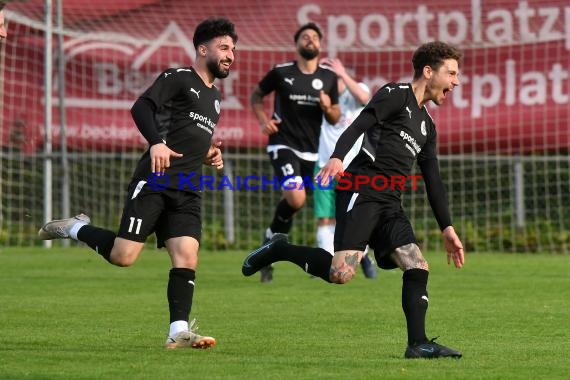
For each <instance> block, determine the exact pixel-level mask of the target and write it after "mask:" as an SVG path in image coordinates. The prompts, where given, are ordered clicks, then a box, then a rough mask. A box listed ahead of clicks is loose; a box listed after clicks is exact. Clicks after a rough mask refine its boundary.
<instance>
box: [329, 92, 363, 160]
mask: <svg viewBox="0 0 570 380" xmlns="http://www.w3.org/2000/svg"><path fill="white" fill-rule="evenodd" d="M358 85H359V86H360V87H362V89H363V90H365V91H366V92H367V93H370V88H368V86H367V85H365V84H364V83H362V82H361V83H358ZM338 103H339V105H340V119H339V120H338V122H337V123H336V124H334V125H333V124H330V123H329V122H327V121H326V120H325V118H324V117H323V124H322V125H321V134H320V136H319V160H318V165H319V167H323V166H325V164H326V163H327V161H328V160H329V158H330V156H331V154H332V152H333V151H334V147H335V145H336V142H337V140H338V138H339V137H340V135H342V133H343V132H344V131H345V130H346V128H348V126H349V125H350V124H351V123H352V121H353V120H354V119H355V118H356V117H357V116H358V114H359V113H360V111H362V109H363V108H364V104H360V102H358V100H357V99H356V98H355V97H354V96H353V95H352V94H351V93H350V91H348V88H345V89H344V91H343V92H342V94H339V96H338ZM363 136H364V135H361V136H360V137H359V138H358V140H357V141H356V143H355V144H354V146H353V147H352V149H351V150H350V152H349V153H348V154H347V155H346V157H345V159H344V160H343V167H345V168H346V167H347V166H348V163H350V161H352V159H353V158H354V157H355V156H356V155H357V154H358V152H359V151H360V146H361V145H362V139H363Z"/></svg>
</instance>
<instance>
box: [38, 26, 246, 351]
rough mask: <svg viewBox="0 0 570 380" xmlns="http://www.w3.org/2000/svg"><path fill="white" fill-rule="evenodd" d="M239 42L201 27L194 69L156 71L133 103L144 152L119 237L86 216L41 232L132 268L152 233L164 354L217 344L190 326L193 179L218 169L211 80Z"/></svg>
mask: <svg viewBox="0 0 570 380" xmlns="http://www.w3.org/2000/svg"><path fill="white" fill-rule="evenodd" d="M237 39H238V37H237V34H236V32H235V29H234V25H233V23H231V22H230V21H229V20H227V19H224V18H210V19H207V20H205V21H203V22H202V23H200V24H199V25H198V26H197V27H196V30H195V33H194V37H193V43H194V47H195V49H196V60H195V62H194V65H193V66H191V67H182V68H171V69H168V70H166V71H164V72H162V73H161V74H160V75H159V76H158V78H157V79H156V80H155V82H154V83H153V84H152V85H151V86H150V87H149V88H148V89H147V90H146V91H145V92H144V93H143V94H142V95H141V96H140V97H139V99H138V100H137V101H136V102H135V104H134V105H133V107H132V109H131V114H132V116H133V120H134V121H135V124H136V126H137V128H138V129H139V130H140V132H141V134H142V135H143V136H144V137H145V139H146V140H147V141H148V143H149V149H148V150H147V151H146V152H145V153H144V154H143V155H142V157H141V159H140V160H139V163H138V165H137V167H136V169H135V171H134V174H133V177H132V179H131V183H130V185H129V187H128V194H127V197H126V200H125V206H124V209H123V215H122V218H121V224H120V226H119V232H118V233H117V234H115V233H114V232H112V231H109V230H105V229H102V228H99V227H95V226H91V225H90V224H89V223H90V219H89V217H88V216H86V215H84V214H80V215H77V216H76V217H74V218H69V219H61V220H55V221H51V222H49V223H47V224H45V225H44V226H43V227H42V228H41V229H40V231H39V235H40V237H41V238H42V239H44V240H48V239H61V238H64V239H65V238H72V239H75V240H79V241H82V242H84V243H86V244H87V245H89V247H91V248H92V249H94V250H95V251H96V252H97V253H98V254H99V255H101V256H102V257H103V258H104V259H105V260H107V261H108V262H109V263H111V264H114V265H117V266H130V265H132V264H133V263H134V262H135V260H136V259H137V258H138V256H139V254H140V252H141V250H142V248H143V245H144V242H145V240H146V238H147V236H149V235H150V234H151V233H153V232H154V233H155V234H156V237H157V244H158V247H159V248H161V247H166V249H167V251H168V253H169V255H170V259H171V262H172V268H171V269H170V273H169V280H168V288H167V298H168V305H169V311H170V331H169V334H168V338H167V340H166V344H165V347H166V348H179V347H180V348H182V347H192V348H209V347H211V346H214V345H215V344H216V340H215V339H214V338H212V337H209V336H201V335H198V334H197V333H196V329H197V326H196V325H195V320H193V321H192V322H190V324H189V323H188V319H189V315H190V310H191V307H192V299H193V294H194V287H195V282H196V268H197V265H198V248H199V245H200V237H201V229H202V222H201V209H200V207H201V193H200V191H198V190H199V185H198V182H197V181H199V177H200V175H201V173H202V165H203V164H206V165H212V166H214V167H215V168H217V169H221V168H222V167H223V160H222V154H221V151H220V149H219V146H218V145H217V144H213V143H212V135H213V132H214V128H215V126H216V124H217V123H218V119H219V117H220V102H221V94H220V91H219V90H218V89H217V88H216V86H215V85H214V80H215V79H216V78H225V77H227V76H228V74H229V70H230V66H231V64H232V63H233V61H234V50H235V44H236V43H237ZM157 172H158V173H165V174H166V176H163V178H162V182H161V183H162V184H165V182H164V180H165V179H166V178H169V179H170V183H169V184H168V187H167V188H165V189H160V188H158V187H157V186H156V185H154V186H153V183H152V181H151V176H154V175H155V174H153V173H157ZM179 178H180V179H181V180H179Z"/></svg>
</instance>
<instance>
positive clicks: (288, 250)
mask: <svg viewBox="0 0 570 380" xmlns="http://www.w3.org/2000/svg"><path fill="white" fill-rule="evenodd" d="M271 255H272V259H273V262H277V261H289V262H291V263H293V264H296V265H298V266H299V267H301V269H303V270H304V271H305V272H307V273H309V274H312V275H313V276H316V277H320V278H322V279H323V280H325V281H326V282H331V281H330V279H329V273H330V269H331V263H332V258H333V257H332V255H331V254H330V253H329V252H328V251H326V250H324V249H322V248H313V247H305V246H302V245H293V244H288V243H283V244H279V243H277V244H276V246H275V248H273V250H272V252H271Z"/></svg>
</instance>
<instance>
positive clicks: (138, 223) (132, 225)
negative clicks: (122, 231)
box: [129, 216, 142, 235]
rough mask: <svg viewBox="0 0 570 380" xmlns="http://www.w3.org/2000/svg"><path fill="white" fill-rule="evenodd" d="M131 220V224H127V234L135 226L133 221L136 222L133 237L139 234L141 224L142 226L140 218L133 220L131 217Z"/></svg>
mask: <svg viewBox="0 0 570 380" xmlns="http://www.w3.org/2000/svg"><path fill="white" fill-rule="evenodd" d="M129 219H130V220H131V223H129V233H132V232H133V227H134V226H135V220H136V221H137V228H136V230H135V235H138V234H139V232H140V231H141V224H142V219H140V218H137V219H135V218H133V217H132V216H131V217H130V218H129Z"/></svg>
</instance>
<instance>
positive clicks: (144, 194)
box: [118, 181, 202, 248]
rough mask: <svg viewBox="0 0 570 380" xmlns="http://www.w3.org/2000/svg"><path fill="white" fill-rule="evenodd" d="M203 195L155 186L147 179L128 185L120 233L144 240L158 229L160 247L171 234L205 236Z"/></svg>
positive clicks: (119, 234) (128, 237)
mask: <svg viewBox="0 0 570 380" xmlns="http://www.w3.org/2000/svg"><path fill="white" fill-rule="evenodd" d="M201 206H202V199H201V194H200V193H199V192H190V191H180V190H176V189H164V190H153V189H151V188H150V187H149V186H148V185H146V182H145V181H133V182H132V183H131V184H130V185H129V190H128V193H127V199H126V200H125V206H124V208H123V216H122V217H121V225H120V226H119V233H118V236H119V237H121V238H123V239H127V240H132V241H137V242H140V243H143V242H144V241H145V240H146V238H147V237H148V236H149V235H150V234H151V233H153V232H154V233H155V234H156V238H157V246H158V248H161V247H164V242H165V241H166V240H168V239H170V238H174V237H181V236H190V237H193V238H194V239H196V240H198V242H200V238H201V236H202V220H201Z"/></svg>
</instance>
